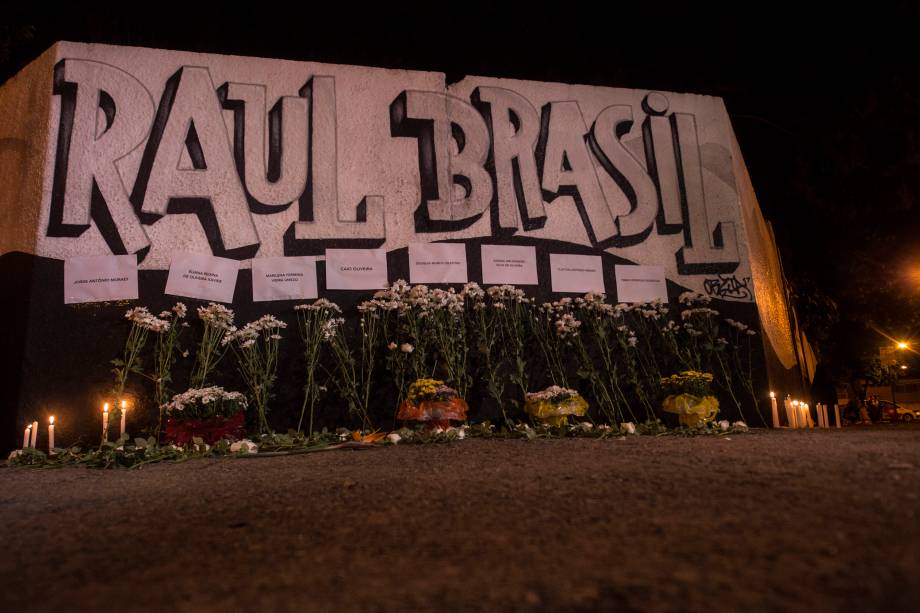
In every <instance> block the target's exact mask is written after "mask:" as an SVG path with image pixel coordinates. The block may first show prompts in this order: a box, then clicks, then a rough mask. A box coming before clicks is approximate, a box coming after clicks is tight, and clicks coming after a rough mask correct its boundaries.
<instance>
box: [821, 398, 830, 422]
mask: <svg viewBox="0 0 920 613" xmlns="http://www.w3.org/2000/svg"><path fill="white" fill-rule="evenodd" d="M821 419H822V420H823V421H824V427H825V428H830V427H831V422H830V419H828V416H827V405H826V404H824V403H823V402H822V403H821Z"/></svg>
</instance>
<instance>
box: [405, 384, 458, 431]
mask: <svg viewBox="0 0 920 613" xmlns="http://www.w3.org/2000/svg"><path fill="white" fill-rule="evenodd" d="M468 408H469V407H467V404H466V401H465V400H463V398H460V396H459V395H458V394H457V390H455V389H453V388H452V387H448V386H447V385H445V384H444V382H443V381H439V380H438V379H418V380H416V381H415V383H413V384H412V385H410V386H409V393H408V394H407V395H406V399H405V400H404V401H403V402H402V404H400V405H399V412H398V413H397V414H396V417H397V419H402V420H406V421H420V422H424V423H427V424H428V425H429V426H430V427H432V428H448V427H450V422H451V420H453V421H463V420H465V419H466V412H467V410H468Z"/></svg>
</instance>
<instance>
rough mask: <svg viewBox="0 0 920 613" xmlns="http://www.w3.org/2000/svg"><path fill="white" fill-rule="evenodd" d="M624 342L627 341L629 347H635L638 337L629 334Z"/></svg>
mask: <svg viewBox="0 0 920 613" xmlns="http://www.w3.org/2000/svg"><path fill="white" fill-rule="evenodd" d="M626 343H627V344H628V345H629V346H630V347H635V346H636V345H638V344H639V339H638V338H636V337H635V336H630V337H629V338H628V339H626Z"/></svg>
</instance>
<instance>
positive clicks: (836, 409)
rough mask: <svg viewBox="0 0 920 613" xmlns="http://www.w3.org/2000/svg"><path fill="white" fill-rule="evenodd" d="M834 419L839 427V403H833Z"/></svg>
mask: <svg viewBox="0 0 920 613" xmlns="http://www.w3.org/2000/svg"><path fill="white" fill-rule="evenodd" d="M834 420H835V421H836V422H837V427H838V428H839V427H840V405H838V404H834Z"/></svg>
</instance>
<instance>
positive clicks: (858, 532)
mask: <svg viewBox="0 0 920 613" xmlns="http://www.w3.org/2000/svg"><path fill="white" fill-rule="evenodd" d="M918 486H920V428H913V427H872V428H865V429H856V428H853V429H849V430H844V431H836V430H832V431H818V432H811V433H804V432H777V433H765V432H764V433H755V434H749V435H738V436H731V437H728V438H703V437H698V438H693V439H684V438H657V439H655V438H648V437H642V438H636V437H633V438H630V439H627V440H612V441H596V440H583V439H582V440H541V441H531V442H527V441H486V440H467V441H461V442H458V443H453V444H450V445H428V446H409V445H405V446H403V445H400V446H397V447H395V448H380V449H374V450H370V451H358V452H354V451H347V452H346V451H336V452H328V453H317V454H312V455H303V456H294V457H284V458H264V459H255V460H233V459H226V460H200V461H191V462H187V463H185V464H180V465H157V466H149V467H145V468H143V469H141V470H138V471H93V470H85V469H62V470H54V471H34V470H27V469H7V468H4V469H0V543H2V554H3V555H2V557H0V610H2V611H32V610H35V611H44V610H61V609H64V608H66V609H70V610H85V611H99V610H104V609H109V610H119V609H125V608H128V607H131V608H133V609H135V610H142V611H148V610H149V611H163V610H167V609H169V610H172V611H192V610H195V611H208V610H242V611H256V610H258V611H267V610H329V611H333V610H335V611H342V610H346V611H348V610H355V611H375V610H388V611H407V610H447V611H454V610H456V611H460V610H464V611H465V610H501V611H505V610H539V609H545V610H596V609H604V610H624V611H634V610H635V611H638V610H681V611H683V610H690V611H713V610H724V611H738V610H748V611H763V610H771V611H775V610H802V611H806V610H807V611H810V612H815V611H837V610H859V611H899V610H905V611H906V610H909V605H916V603H918V602H920V577H918V574H920V559H918V552H920V530H918V519H920V518H918V511H920V502H918V495H920V487H918Z"/></svg>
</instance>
